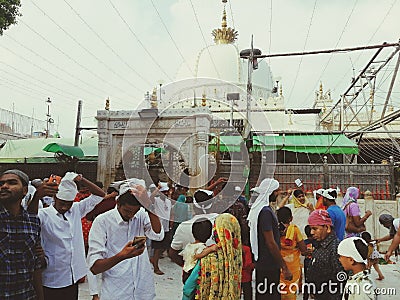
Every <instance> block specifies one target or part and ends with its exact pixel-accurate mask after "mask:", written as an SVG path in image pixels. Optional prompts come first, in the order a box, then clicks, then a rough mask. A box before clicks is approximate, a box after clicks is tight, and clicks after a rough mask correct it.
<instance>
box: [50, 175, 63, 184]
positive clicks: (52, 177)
mask: <svg viewBox="0 0 400 300" xmlns="http://www.w3.org/2000/svg"><path fill="white" fill-rule="evenodd" d="M49 180H50V182H55V183H57V184H60V182H61V176H57V175H54V174H51V175H50V178H49Z"/></svg>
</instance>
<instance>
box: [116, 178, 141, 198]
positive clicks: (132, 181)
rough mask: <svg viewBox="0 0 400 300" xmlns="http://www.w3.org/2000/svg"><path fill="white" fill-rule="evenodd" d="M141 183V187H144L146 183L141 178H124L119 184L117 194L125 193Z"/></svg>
mask: <svg viewBox="0 0 400 300" xmlns="http://www.w3.org/2000/svg"><path fill="white" fill-rule="evenodd" d="M137 185H141V186H142V187H144V188H146V183H145V181H144V180H143V179H138V178H129V179H127V180H125V181H124V182H123V183H122V184H121V185H120V186H119V196H121V195H123V194H125V193H126V192H128V191H130V190H132V189H134V188H135V186H137Z"/></svg>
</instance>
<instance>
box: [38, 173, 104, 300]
mask: <svg viewBox="0 0 400 300" xmlns="http://www.w3.org/2000/svg"><path fill="white" fill-rule="evenodd" d="M76 181H80V182H81V183H83V184H84V185H85V186H87V187H88V188H89V191H90V192H91V194H92V195H90V196H89V197H87V198H85V199H83V200H81V201H80V202H74V199H75V196H76V194H77V193H78V189H77V186H76V183H75V182H76ZM104 195H105V193H104V192H103V190H102V189H100V188H99V187H98V186H96V185H95V184H94V183H92V182H90V181H89V180H87V179H86V178H84V177H83V176H82V175H78V174H76V173H73V172H68V173H66V174H65V176H64V177H63V178H62V179H61V182H60V184H59V186H58V192H57V194H56V195H55V196H54V205H51V206H49V207H46V208H43V209H40V210H39V212H38V216H39V218H40V223H41V229H42V245H43V249H44V252H45V257H46V260H47V268H46V269H45V270H44V271H43V291H44V298H45V300H46V299H48V300H54V299H71V300H72V299H78V285H77V281H78V280H79V279H80V278H82V277H84V276H86V274H87V271H88V270H87V266H86V260H85V247H84V243H83V233H82V223H81V218H82V217H84V216H85V215H86V214H87V213H88V212H90V211H91V210H92V209H93V208H94V207H95V206H96V205H97V204H98V203H100V202H101V201H102V200H103V197H104Z"/></svg>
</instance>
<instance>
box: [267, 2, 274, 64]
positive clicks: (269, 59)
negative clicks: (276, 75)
mask: <svg viewBox="0 0 400 300" xmlns="http://www.w3.org/2000/svg"><path fill="white" fill-rule="evenodd" d="M272 16H273V15H272V0H271V1H270V14H269V45H268V53H271V46H272ZM268 64H269V65H270V64H271V58H268Z"/></svg>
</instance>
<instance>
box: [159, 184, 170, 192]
mask: <svg viewBox="0 0 400 300" xmlns="http://www.w3.org/2000/svg"><path fill="white" fill-rule="evenodd" d="M159 186H160V192H166V191H168V190H169V186H168V183H167V182H160V183H159Z"/></svg>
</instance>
